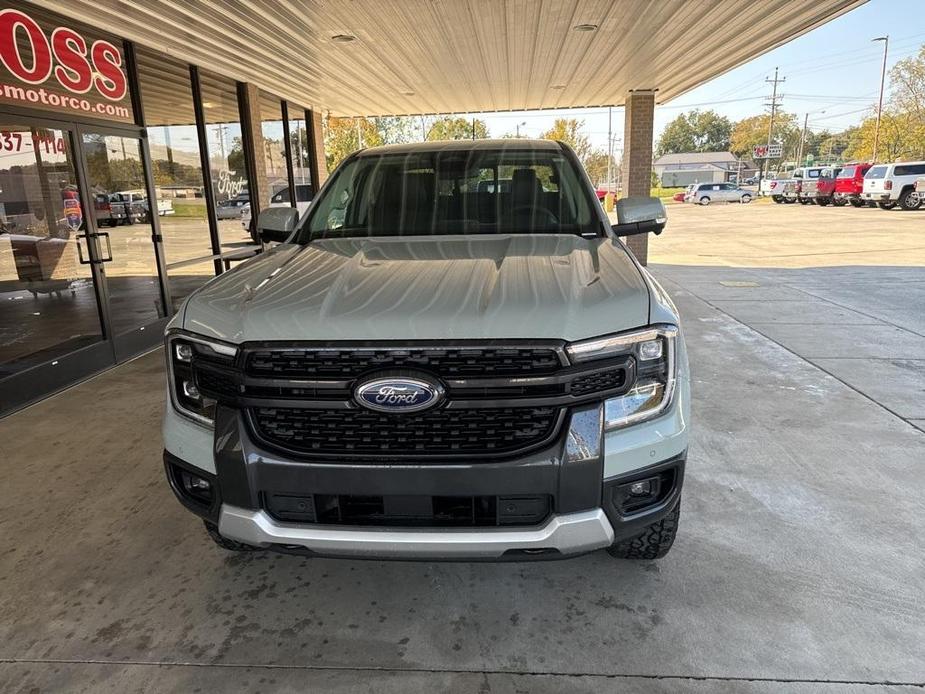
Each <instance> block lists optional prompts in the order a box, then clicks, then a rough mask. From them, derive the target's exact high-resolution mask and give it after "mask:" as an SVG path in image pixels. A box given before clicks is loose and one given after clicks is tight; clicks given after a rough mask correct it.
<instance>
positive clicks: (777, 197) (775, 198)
mask: <svg viewBox="0 0 925 694" xmlns="http://www.w3.org/2000/svg"><path fill="white" fill-rule="evenodd" d="M771 200H773V201H774V202H776V203H777V204H778V205H781V204H783V202H784V198H783V197H781V196H780V195H772V196H771Z"/></svg>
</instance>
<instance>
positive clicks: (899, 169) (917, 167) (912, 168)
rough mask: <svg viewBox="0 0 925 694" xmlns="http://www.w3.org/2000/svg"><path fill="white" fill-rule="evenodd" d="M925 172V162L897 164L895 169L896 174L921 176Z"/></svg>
mask: <svg viewBox="0 0 925 694" xmlns="http://www.w3.org/2000/svg"><path fill="white" fill-rule="evenodd" d="M922 174H925V164H897V165H896V167H895V168H894V169H893V175H894V176H921V175H922Z"/></svg>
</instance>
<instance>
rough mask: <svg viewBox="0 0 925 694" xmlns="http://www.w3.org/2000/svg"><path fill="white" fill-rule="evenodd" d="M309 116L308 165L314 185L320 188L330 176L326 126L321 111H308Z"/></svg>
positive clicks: (306, 113)
mask: <svg viewBox="0 0 925 694" xmlns="http://www.w3.org/2000/svg"><path fill="white" fill-rule="evenodd" d="M305 115H306V116H307V118H308V123H306V128H307V129H308V167H309V171H310V172H311V177H312V186H314V188H315V190H318V189H319V188H320V187H321V186H322V184H323V183H324V182H325V181H326V180H327V178H328V165H327V162H326V160H325V157H324V128H323V127H322V122H321V112H320V111H317V110H314V109H313V110H311V111H306V112H305Z"/></svg>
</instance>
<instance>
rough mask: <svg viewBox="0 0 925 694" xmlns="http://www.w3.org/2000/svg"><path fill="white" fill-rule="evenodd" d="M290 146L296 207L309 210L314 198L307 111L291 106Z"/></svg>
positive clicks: (301, 210)
mask: <svg viewBox="0 0 925 694" xmlns="http://www.w3.org/2000/svg"><path fill="white" fill-rule="evenodd" d="M288 106H289V144H290V148H291V151H292V177H293V179H294V180H295V185H296V203H297V204H296V206H297V207H298V208H299V212H305V210H307V209H308V203H309V202H310V201H311V199H312V198H313V197H314V188H313V186H312V177H311V169H310V168H309V165H308V131H307V130H306V129H305V109H304V108H302V107H301V106H296V105H295V104H291V103H290V104H289V105H288Z"/></svg>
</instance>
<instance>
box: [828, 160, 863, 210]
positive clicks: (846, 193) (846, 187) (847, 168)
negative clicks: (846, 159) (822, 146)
mask: <svg viewBox="0 0 925 694" xmlns="http://www.w3.org/2000/svg"><path fill="white" fill-rule="evenodd" d="M871 166H872V164H870V163H868V162H856V163H851V164H845V165H844V166H843V167H842V170H841V171H840V172H839V174H838V176H836V177H835V194H834V196H835V197H834V203H835V204H836V205H844V204H846V203H850V204H851V205H853V206H854V207H864V205H866V204H867V203H866V202H865V201H864V200H863V199H862V198H861V193H862V192H864V174H866V173H867V172H868V171H869V170H870V167H871Z"/></svg>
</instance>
